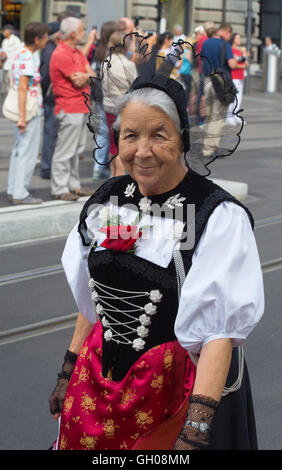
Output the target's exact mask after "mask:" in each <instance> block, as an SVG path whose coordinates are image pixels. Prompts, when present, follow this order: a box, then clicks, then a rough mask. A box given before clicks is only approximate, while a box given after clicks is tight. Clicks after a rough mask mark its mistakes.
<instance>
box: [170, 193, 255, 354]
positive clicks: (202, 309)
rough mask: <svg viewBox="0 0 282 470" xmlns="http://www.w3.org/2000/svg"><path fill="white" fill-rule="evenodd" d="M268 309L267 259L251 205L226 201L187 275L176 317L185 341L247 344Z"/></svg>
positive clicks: (195, 348) (196, 345)
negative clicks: (261, 249) (248, 210)
mask: <svg viewBox="0 0 282 470" xmlns="http://www.w3.org/2000/svg"><path fill="white" fill-rule="evenodd" d="M263 312H264V288H263V279H262V272H261V265H260V260H259V255H258V250H257V245H256V241H255V237H254V233H253V230H252V228H251V224H250V221H249V218H248V216H247V214H246V211H245V210H244V209H243V208H241V207H240V206H238V205H237V204H234V203H232V202H223V203H221V204H220V205H219V206H218V207H217V208H216V209H215V210H214V212H213V213H212V215H211V216H210V218H209V220H208V223H207V225H206V227H205V230H204V232H203V235H202V236H201V239H200V241H199V243H198V246H197V248H196V250H195V252H194V254H193V258H192V266H191V268H190V270H189V272H188V275H187V277H186V279H185V281H184V284H183V287H182V291H181V297H180V302H179V309H178V312H177V317H176V321H175V334H176V337H177V339H178V341H179V342H180V344H181V345H182V346H183V347H184V348H185V349H186V350H187V351H190V352H192V353H199V352H200V350H201V348H202V347H203V346H204V345H205V344H206V343H208V342H210V341H213V340H215V339H220V338H232V339H233V346H239V345H241V344H243V343H244V342H245V340H246V338H247V336H248V334H249V333H250V332H251V331H252V330H253V329H254V328H255V326H256V325H257V323H258V322H259V320H260V318H261V316H262V315H263Z"/></svg>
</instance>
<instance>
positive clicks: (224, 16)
mask: <svg viewBox="0 0 282 470" xmlns="http://www.w3.org/2000/svg"><path fill="white" fill-rule="evenodd" d="M225 21H226V0H223V2H222V23H225Z"/></svg>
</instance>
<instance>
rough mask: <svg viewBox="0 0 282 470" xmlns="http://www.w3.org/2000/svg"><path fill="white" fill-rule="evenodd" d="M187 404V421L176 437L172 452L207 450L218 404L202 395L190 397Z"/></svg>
mask: <svg viewBox="0 0 282 470" xmlns="http://www.w3.org/2000/svg"><path fill="white" fill-rule="evenodd" d="M189 403H190V406H189V410H188V415H187V419H186V421H185V423H184V426H183V428H182V430H181V432H180V434H179V436H178V437H177V440H176V442H175V445H174V450H201V449H207V448H208V447H209V445H210V433H211V425H212V421H213V418H214V414H215V411H216V408H217V405H218V402H217V401H216V400H214V399H213V398H211V397H207V396H204V395H191V396H190V398H189Z"/></svg>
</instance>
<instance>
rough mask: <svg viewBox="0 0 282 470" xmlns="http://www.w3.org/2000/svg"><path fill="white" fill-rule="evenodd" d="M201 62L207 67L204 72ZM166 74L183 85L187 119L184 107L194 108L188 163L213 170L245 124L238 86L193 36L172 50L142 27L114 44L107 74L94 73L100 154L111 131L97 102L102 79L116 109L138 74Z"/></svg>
mask: <svg viewBox="0 0 282 470" xmlns="http://www.w3.org/2000/svg"><path fill="white" fill-rule="evenodd" d="M200 68H201V70H205V75H204V76H203V75H202V74H201V73H200ZM160 76H162V77H166V78H170V79H173V80H175V81H176V82H177V83H178V84H180V85H181V87H180V88H178V92H177V91H173V93H174V97H173V99H174V101H175V102H178V103H177V106H178V110H179V113H180V114H181V115H182V116H180V118H181V117H182V118H183V119H181V122H182V124H183V122H184V121H185V117H183V114H184V113H185V111H184V110H183V109H186V110H187V113H188V119H187V115H186V119H187V122H188V124H185V127H189V141H190V142H189V150H187V151H186V152H185V155H184V158H185V160H186V163H187V165H188V166H189V167H190V168H192V169H193V170H195V171H197V172H198V173H200V174H203V175H209V174H210V170H209V165H210V164H211V163H212V162H214V161H215V160H216V159H218V158H224V157H228V156H230V155H232V154H233V153H234V151H235V150H236V148H237V147H238V145H239V143H240V136H241V132H242V129H243V124H244V121H243V117H242V116H241V112H242V110H240V109H238V106H237V105H238V101H237V96H236V89H234V87H233V83H232V80H231V77H230V75H229V74H228V73H227V72H226V71H224V70H222V69H217V70H213V69H212V66H211V64H210V61H209V59H208V58H207V57H205V56H204V55H203V54H198V55H197V54H196V53H195V49H194V46H193V45H192V44H191V43H189V42H186V41H182V40H180V41H178V43H173V44H172V46H171V48H170V49H169V50H168V51H156V50H155V49H154V45H153V43H152V37H150V38H149V37H146V36H142V35H140V34H139V33H137V32H135V33H130V34H127V35H126V36H125V37H124V38H123V42H122V43H120V44H118V45H117V46H115V47H113V48H111V49H110V51H109V55H108V57H107V58H106V59H105V61H104V62H103V64H102V67H101V76H100V77H98V78H95V79H92V89H93V95H94V100H92V101H90V100H89V97H88V96H86V95H85V97H86V98H87V99H86V103H87V105H88V107H89V111H90V112H89V119H88V127H89V129H90V131H91V132H92V133H93V138H94V142H95V148H94V151H93V156H94V159H95V160H96V161H98V163H101V162H99V160H98V158H97V155H98V152H97V150H99V148H100V145H99V142H100V141H102V140H103V138H106V137H107V136H106V135H103V127H102V126H101V121H100V117H99V113H98V111H97V106H96V103H95V86H96V81H97V80H100V81H101V83H102V90H103V95H104V101H103V103H104V109H105V110H106V111H107V112H109V113H111V114H113V115H115V114H116V109H117V105H118V102H119V100H120V98H121V97H122V96H123V95H124V94H125V93H126V92H128V90H129V89H130V88H131V87H132V84H133V83H135V80H136V79H138V80H139V81H140V82H141V83H146V84H147V86H150V84H151V85H152V86H153V87H156V86H158V85H156V83H157V82H158V77H160ZM173 93H172V95H173ZM172 95H171V94H170V96H172ZM183 103H185V106H184V104H183ZM180 108H181V109H180ZM183 126H184V125H182V127H183ZM185 132H186V138H187V139H188V131H187V129H185V128H184V135H185ZM100 139H101V140H100ZM186 147H187V145H186Z"/></svg>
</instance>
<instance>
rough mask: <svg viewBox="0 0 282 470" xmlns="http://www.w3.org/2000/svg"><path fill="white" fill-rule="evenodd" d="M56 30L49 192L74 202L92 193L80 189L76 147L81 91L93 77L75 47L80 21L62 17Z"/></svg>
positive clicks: (83, 116) (82, 114)
mask: <svg viewBox="0 0 282 470" xmlns="http://www.w3.org/2000/svg"><path fill="white" fill-rule="evenodd" d="M60 32H61V38H62V40H61V41H60V43H59V45H58V46H57V48H56V49H55V51H54V52H53V54H52V57H51V61H50V78H51V82H52V88H53V93H54V96H55V111H54V114H55V117H56V120H57V125H58V137H57V142H56V147H55V151H54V155H53V159H52V167H51V194H52V197H53V199H62V200H66V201H75V200H77V199H78V198H79V197H80V196H88V195H90V194H92V193H93V191H91V190H89V189H86V188H84V189H83V188H81V185H80V180H79V158H78V149H79V144H80V139H81V134H82V132H83V129H84V126H85V125H86V120H87V113H88V108H87V106H86V105H85V102H84V101H85V98H84V96H83V95H82V92H86V93H88V94H90V78H89V75H92V76H95V73H94V72H93V70H92V69H91V67H90V64H89V62H88V61H87V59H86V58H85V56H84V55H83V53H82V52H81V51H80V50H79V49H78V48H77V46H78V45H79V44H81V43H82V41H83V37H84V35H85V30H84V28H83V25H82V22H81V21H80V20H79V19H78V18H73V17H69V18H65V19H64V20H63V21H62V23H61V30H60Z"/></svg>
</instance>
